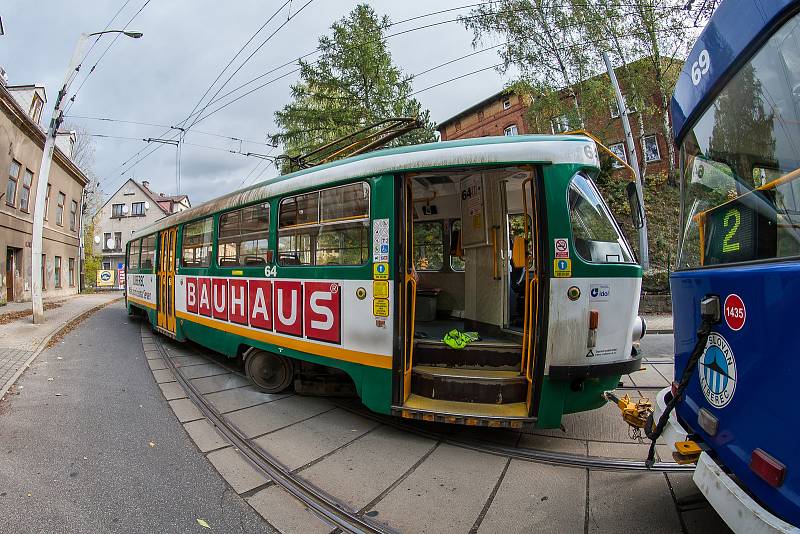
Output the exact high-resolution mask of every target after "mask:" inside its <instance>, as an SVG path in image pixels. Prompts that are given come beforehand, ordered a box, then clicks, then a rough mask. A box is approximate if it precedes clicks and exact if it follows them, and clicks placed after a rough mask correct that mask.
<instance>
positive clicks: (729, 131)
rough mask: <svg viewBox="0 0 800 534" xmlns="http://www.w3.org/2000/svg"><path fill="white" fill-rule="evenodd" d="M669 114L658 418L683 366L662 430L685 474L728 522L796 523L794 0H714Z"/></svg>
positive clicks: (798, 136)
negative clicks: (669, 372)
mask: <svg viewBox="0 0 800 534" xmlns="http://www.w3.org/2000/svg"><path fill="white" fill-rule="evenodd" d="M672 116H673V126H674V129H675V132H676V140H677V144H678V145H679V147H680V157H681V233H680V237H679V260H678V265H677V270H676V272H674V273H673V274H672V276H671V279H670V285H671V289H672V302H673V313H674V320H675V334H674V337H675V380H676V382H675V383H673V386H672V388H667V389H666V390H664V391H662V392H661V394H660V395H659V398H658V399H657V402H656V413H655V420H658V419H659V417H660V415H661V414H662V413H663V411H664V408H665V405H666V404H667V403H668V402H669V401H670V400H671V397H672V395H674V394H675V390H676V388H677V387H678V382H680V380H681V378H683V376H682V375H683V373H684V370H685V369H686V368H687V367H689V371H690V374H688V375H687V378H688V385H687V386H686V388H685V390H684V391H683V396H682V397H680V396H679V398H678V402H677V404H676V408H675V412H674V413H673V414H672V416H671V420H670V423H669V424H668V425H667V427H666V434H665V435H666V438H667V439H666V441H667V443H670V444H672V443H675V442H680V441H683V440H687V439H689V440H692V441H694V442H696V443H697V444H698V445H699V446H700V448H701V449H702V450H703V452H702V453H701V455H700V458H699V461H698V465H697V469H696V471H695V474H694V480H695V483H696V484H697V486H698V487H699V489H700V490H701V491H702V492H703V493H704V494H705V496H706V497H707V498H708V500H709V502H710V503H711V504H712V505H713V506H714V508H715V509H716V510H717V511H718V512H719V514H720V516H721V517H722V518H723V519H724V520H725V521H726V523H727V524H728V525H729V526H730V527H731V528H732V529H733V530H734V531H737V532H798V531H800V530H798V528H797V526H798V525H800V470H798V460H800V457H799V456H798V455H799V454H800V448H799V447H798V445H799V444H800V440H798V433H797V428H798V423H800V416H798V411H797V410H796V409H795V406H794V403H795V400H796V397H795V393H796V392H795V391H794V388H795V387H796V384H795V382H796V380H795V378H796V377H797V376H798V375H800V357H798V346H799V345H800V344H799V343H798V341H797V339H796V338H795V337H794V335H793V334H792V332H793V330H794V328H795V327H797V324H798V322H797V316H796V315H795V312H796V311H797V309H798V308H797V307H796V306H798V302H800V262H799V261H798V260H800V2H798V1H797V0H794V1H790V0H724V1H723V2H722V4H721V5H720V6H719V8H718V9H717V11H716V12H715V14H714V15H713V17H712V19H711V20H710V22H709V24H708V26H707V27H706V28H705V30H704V31H703V33H702V35H701V36H700V38H699V39H698V41H697V43H696V44H695V46H694V48H693V49H692V51H691V53H690V54H689V57H688V59H687V61H686V64H685V66H684V69H683V72H682V73H681V75H680V78H679V80H678V83H677V86H676V89H675V94H674V97H673V101H672ZM704 321H705V325H704V324H703V322H704ZM704 327H705V328H706V335H707V340H706V342H705V344H704V345H702V343H697V339H698V337H697V332H698V330H702V329H703V328H704ZM701 341H702V340H701ZM696 343H697V345H698V346H697V350H696V351H695V344H696ZM693 351H695V354H694V356H695V361H696V363H695V361H692V362H690V359H691V357H692V353H693ZM695 365H696V366H695Z"/></svg>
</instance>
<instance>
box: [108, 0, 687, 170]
mask: <svg viewBox="0 0 800 534" xmlns="http://www.w3.org/2000/svg"><path fill="white" fill-rule="evenodd" d="M311 1H312V0H309V2H307V3H306V4H305V5H308V3H310V2H311ZM493 3H497V2H483V3H480V4H469V5H468V6H462V7H461V8H452V9H449V10H440V11H437V12H432V13H430V14H424V15H420V16H417V17H412V18H410V19H405V20H403V21H398V22H396V23H393V24H391V25H389V26H393V25H398V24H401V23H403V22H408V21H410V20H417V19H420V18H424V17H426V16H432V15H434V14H439V13H442V12H448V11H454V10H456V9H464V8H467V7H475V6H477V5H485V4H493ZM305 5H304V6H303V7H305ZM623 5H633V4H619V6H623ZM675 9H678V7H676V8H675ZM298 12H299V11H298ZM622 16H623V15H620V17H622ZM463 19H464V17H459V18H456V19H449V20H447V21H439V22H437V23H433V24H427V25H424V26H420V27H415V28H410V29H408V30H403V31H400V32H396V33H394V34H390V35H387V36H384V37H381V38H379V39H378V40H383V39H388V38H390V37H395V36H398V35H405V34H408V33H410V32H412V31H417V30H422V29H427V28H431V27H435V26H439V25H441V24H446V23H452V22H457V21H462V20H463ZM673 30H674V29H670V31H673ZM628 35H633V34H628ZM497 46H501V45H496V46H494V47H490V48H496V47H497ZM318 51H319V49H317V50H314V51H312V52H309V53H307V54H304V55H303V56H300V57H299V58H296V59H293V60H291V61H289V62H286V63H284V64H282V65H280V66H278V67H275V68H273V69H271V70H270V71H268V72H267V73H264V74H261V75H259V76H258V77H256V78H253V79H251V80H250V81H248V82H246V83H245V84H242V85H240V86H238V87H236V88H234V89H232V90H231V91H229V92H227V93H225V94H224V95H222V96H220V97H217V96H216V95H218V94H219V92H220V91H221V89H220V90H218V91H217V92H216V93H215V96H213V97H212V98H211V99H210V100H209V101H208V102H207V103H206V105H205V106H204V107H203V108H202V109H200V110H199V111H197V110H195V111H194V112H193V114H194V115H196V117H195V120H194V121H193V122H192V125H194V124H197V123H199V122H201V121H202V120H205V119H206V118H208V117H210V116H211V115H213V114H215V113H218V112H219V111H221V110H222V109H224V108H226V107H228V106H230V105H232V104H233V103H235V102H237V101H239V100H241V99H242V98H244V97H246V96H248V95H250V94H252V93H254V92H255V91H257V90H259V89H262V88H263V87H265V86H267V85H270V84H272V83H274V82H276V81H278V80H280V79H283V78H285V77H287V76H289V75H291V74H294V73H296V72H298V71H299V70H300V69H299V68H297V69H293V70H291V71H288V72H286V73H284V74H281V75H280V76H278V77H276V78H274V79H271V80H269V81H268V82H266V83H263V84H261V85H259V86H257V87H255V88H253V89H251V90H249V91H247V92H245V93H243V94H241V95H238V96H236V97H235V98H233V99H232V100H230V101H228V102H225V103H224V104H222V105H220V106H218V107H217V108H215V109H213V110H212V111H210V112H209V113H207V114H205V115H202V113H203V112H204V111H205V110H206V109H207V108H208V107H209V106H211V105H213V104H214V103H216V102H219V101H221V100H222V99H225V98H226V97H228V96H230V95H231V94H232V93H234V92H236V91H237V90H239V89H241V88H243V87H245V86H247V85H249V84H251V83H253V81H255V80H257V79H260V78H263V77H264V76H265V75H267V74H268V73H272V72H275V71H277V70H280V69H281V68H283V67H286V66H289V65H292V64H294V63H295V62H296V61H298V60H301V59H304V58H305V57H308V56H310V55H313V54H315V53H317V52H318ZM482 51H483V50H481V51H478V52H472V53H470V54H467V55H465V56H462V58H463V57H470V56H472V55H475V54H477V53H480V52H482ZM251 57H252V56H251ZM462 58H456V59H454V60H451V61H448V62H445V63H443V64H441V65H439V66H437V67H434V68H432V69H428V70H427V71H423V72H421V73H417V74H416V75H415V76H421V75H423V74H426V73H427V72H430V71H431V70H434V69H435V68H439V67H441V66H445V65H447V64H450V63H453V62H455V61H458V60H460V59H462ZM501 65H502V64H496V65H492V66H489V67H484V68H481V69H477V70H476V71H472V72H469V73H466V74H464V75H460V76H457V77H454V78H451V79H448V80H445V81H443V82H439V83H437V84H434V85H433V86H429V87H426V88H423V89H421V90H419V91H416V92H414V93H411V94H412V95H414V94H418V93H421V92H424V91H428V90H430V89H433V88H435V87H439V86H441V85H445V84H447V83H450V82H452V81H456V80H458V79H462V78H464V77H466V76H470V75H473V74H476V73H478V72H482V71H486V70H490V69H492V68H498V67H499V66H501ZM234 74H235V73H234ZM232 76H233V75H231V77H229V80H227V81H226V84H227V83H228V82H229V81H230V79H232ZM412 78H413V76H412ZM226 84H223V86H222V87H224V86H225V85H226ZM190 118H191V117H188V118H187V119H184V121H183V122H184V123H185V121H186V120H189V119H190ZM174 137H176V136H173V137H172V138H173V139H174ZM159 148H160V145H159V146H157V147H155V148H154V149H153V150H151V151H150V152H148V153H146V154H144V155H143V156H141V157H140V158H138V159H136V158H137V157H138V156H139V155H140V154H142V153H143V152H144V151H145V149H146V148H145V149H142V150H140V151H138V152H137V153H136V154H134V155H133V156H131V157H130V158H128V159H127V160H126V161H125V162H123V164H122V165H120V166H119V167H118V168H117V169H122V168H124V167H125V165H127V164H128V163H130V162H131V161H133V160H134V159H136V161H135V162H134V163H133V165H136V164H138V163H139V162H141V161H142V160H144V159H146V158H147V157H149V156H150V155H151V154H152V153H153V152H155V151H156V150H158V149H159ZM115 172H116V170H115ZM125 172H127V171H122V174H125Z"/></svg>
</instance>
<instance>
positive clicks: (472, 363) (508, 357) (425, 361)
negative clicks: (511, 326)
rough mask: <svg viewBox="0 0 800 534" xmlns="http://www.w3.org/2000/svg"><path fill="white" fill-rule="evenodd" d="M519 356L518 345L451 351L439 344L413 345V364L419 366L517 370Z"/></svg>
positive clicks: (476, 345)
mask: <svg viewBox="0 0 800 534" xmlns="http://www.w3.org/2000/svg"><path fill="white" fill-rule="evenodd" d="M521 354H522V347H521V346H520V345H479V344H474V345H473V344H470V345H469V346H467V347H466V348H464V349H451V348H450V347H448V346H447V345H445V344H444V343H441V342H438V343H437V342H435V343H431V342H424V343H420V342H419V341H417V343H415V345H414V363H416V364H420V365H444V366H447V367H465V368H473V369H475V368H488V367H494V368H503V369H519V362H520V357H521Z"/></svg>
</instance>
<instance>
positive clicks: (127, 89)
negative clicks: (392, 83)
mask: <svg viewBox="0 0 800 534" xmlns="http://www.w3.org/2000/svg"><path fill="white" fill-rule="evenodd" d="M305 1H306V0H294V1H293V2H292V4H291V6H289V9H290V10H291V13H295V12H296V11H297V10H298V9H299V8H300V7H302V6H303V4H304V3H305ZM475 1H476V0H438V1H437V2H430V1H420V0H407V1H405V2H397V1H390V0H374V1H371V2H369V3H370V4H371V5H372V6H373V8H374V9H375V11H376V12H377V13H378V14H379V15H382V14H386V15H388V16H389V17H390V18H391V19H392V21H400V20H403V19H407V18H411V17H414V16H418V15H421V14H425V13H430V12H432V11H437V10H443V9H448V8H452V7H459V6H464V5H467V4H470V3H475ZM124 3H125V0H81V1H79V2H64V1H59V0H45V1H44V2H30V1H28V0H10V2H9V0H5V1H4V2H3V5H2V7H0V17H2V20H3V25H4V27H5V35H4V36H0V66H2V67H3V68H5V70H6V71H7V73H8V77H9V84H10V85H25V84H31V83H41V84H44V85H45V87H46V89H47V96H48V103H47V108H46V115H47V116H49V114H50V113H49V112H50V110H51V109H52V106H53V104H54V100H55V96H56V93H57V91H58V88H59V87H60V84H61V82H62V80H63V77H64V75H65V71H66V68H67V65H68V63H69V59H70V56H71V54H72V50H73V48H74V46H75V43H76V41H77V39H78V36H79V34H80V33H81V32H86V33H90V32H94V31H99V30H102V29H103V28H104V27H105V26H106V24H107V23H108V22H109V20H110V19H111V17H112V16H113V15H114V13H116V12H117V10H118V9H119V8H120V7H121V6H122V5H123V4H124ZM144 3H145V0H129V1H128V2H127V5H125V8H124V9H123V11H122V13H121V14H120V15H119V17H118V18H117V19H116V21H115V22H114V23H113V24H112V25H111V27H112V28H119V27H122V26H124V25H125V22H127V21H128V20H129V19H130V18H131V17H132V16H133V15H134V13H136V11H137V10H139V8H141V7H142V5H143V4H144ZM282 3H283V1H278V0H269V1H267V0H228V1H224V2H220V1H218V0H213V1H212V0H151V1H150V3H149V4H148V5H147V7H145V9H144V10H143V11H142V12H141V13H140V14H139V15H138V16H137V17H136V18H135V19H134V21H133V22H132V23H131V24H130V25H129V27H128V29H134V30H138V31H141V32H143V33H144V37H142V38H141V39H130V38H125V37H122V38H120V39H118V40H117V41H116V43H115V44H114V45H113V47H112V48H111V49H110V50H109V52H108V53H107V54H106V55H105V57H103V58H102V60H101V61H100V63H99V65H98V66H97V69H96V70H95V72H94V73H93V74H92V75H91V76H90V77H89V78H88V80H87V81H86V83H85V85H83V87H82V88H81V89H80V92H79V93H78V95H77V99H76V101H75V104H74V105H73V106H72V107H71V108H69V110H68V113H67V115H68V116H85V117H104V118H112V119H120V120H127V121H137V122H147V123H154V124H160V125H166V126H171V125H175V124H177V123H179V122H180V121H181V120H182V119H184V118H185V117H186V116H187V115H188V114H189V112H190V111H191V110H192V108H193V107H194V105H195V103H196V102H197V101H198V100H199V98H200V97H201V95H202V94H203V93H204V92H205V90H206V89H207V87H208V86H209V85H210V84H211V82H212V81H213V80H214V78H215V77H216V76H217V74H218V73H219V72H220V70H221V69H222V68H223V67H224V66H225V65H226V64H227V62H228V61H229V60H230V59H231V57H232V56H233V54H234V53H235V52H236V51H237V50H238V49H239V48H240V47H241V46H242V45H243V44H244V43H245V41H246V40H247V39H248V38H249V37H250V36H251V35H252V33H253V32H254V31H255V30H256V29H258V27H259V26H261V25H262V24H263V23H264V22H265V21H266V20H267V19H268V18H269V16H270V15H271V14H272V13H274V11H275V10H276V9H277V8H278V7H279V6H280V5H281V4H282ZM357 3H358V2H356V1H355V0H353V1H350V0H337V1H335V2H334V1H330V0H314V1H312V2H311V4H310V5H309V6H308V7H307V8H305V10H303V11H302V12H300V13H299V14H298V15H297V16H296V17H295V18H293V19H292V20H291V21H290V22H289V23H288V24H287V25H286V26H285V27H284V28H283V29H281V30H280V31H279V32H278V33H277V34H276V35H275V37H273V38H272V39H271V40H270V41H269V43H267V45H265V46H264V47H263V48H262V49H261V50H260V51H259V52H258V53H257V54H256V55H254V56H253V58H252V59H251V60H250V61H249V62H248V63H247V64H246V65H245V67H244V68H242V70H241V71H240V72H239V73H238V74H237V75H236V76H235V77H234V79H233V80H232V81H231V82H230V83H229V84H228V86H227V87H226V88H225V90H223V92H222V93H221V94H224V93H225V92H227V91H228V90H230V89H233V88H234V87H236V86H237V85H240V84H242V83H244V82H246V81H248V80H250V79H252V78H254V77H255V76H258V75H259V74H262V73H264V72H266V71H268V70H270V69H272V68H274V67H277V66H279V65H281V64H283V63H286V62H288V61H290V60H292V59H293V58H297V57H298V56H300V55H302V54H305V53H307V52H311V51H312V50H314V49H315V48H316V46H317V39H318V37H319V36H320V35H322V34H325V33H327V32H328V30H329V27H330V25H331V23H332V22H334V21H336V20H338V19H340V18H341V17H342V16H344V15H345V14H347V13H348V12H349V11H350V10H351V9H352V8H353V7H354V6H355V5H356V4H357ZM466 13H468V10H467V9H465V10H461V11H455V12H449V13H443V14H440V15H437V16H433V17H427V18H423V19H419V20H414V21H411V22H407V23H404V24H402V25H397V26H394V27H393V28H391V32H395V31H399V30H404V29H408V28H412V27H418V26H422V25H426V24H431V23H434V22H438V21H444V20H448V19H454V18H456V16H458V15H459V14H466ZM288 14H289V11H288V10H287V9H284V11H283V12H282V13H281V14H280V15H279V16H278V17H276V18H275V19H274V20H273V21H272V23H271V24H270V25H269V26H268V27H267V28H265V30H263V31H262V32H261V33H260V34H259V36H258V38H257V39H256V40H255V43H260V42H261V41H262V40H263V39H264V38H266V36H267V35H269V33H271V32H272V31H273V30H274V29H276V28H277V27H278V26H279V25H280V24H281V23H283V22H285V21H286V18H287V16H288ZM113 38H114V36H113V35H112V36H108V35H106V36H104V37H103V38H102V39H101V41H100V42H99V43H98V44H97V46H95V48H94V49H93V50H92V51H91V54H90V55H89V57H88V58H87V60H86V61H85V62H84V64H83V70H82V74H81V76H79V77H78V78H77V79H76V82H75V83H74V84H73V86H72V89H73V91H74V90H75V89H77V88H78V86H79V85H80V83H81V82H82V80H83V77H84V76H85V75H86V73H87V72H88V71H89V69H90V68H91V66H92V65H93V64H94V63H95V61H96V60H97V58H98V57H99V56H100V54H102V53H103V51H104V50H105V48H106V46H107V45H108V44H109V43H111V42H112V40H113ZM471 38H472V36H471V34H470V33H469V32H468V31H467V30H465V29H464V27H463V26H462V25H461V24H459V23H457V22H455V23H449V24H443V25H439V26H435V27H433V28H429V29H423V30H419V31H415V32H411V33H408V34H405V35H402V36H398V37H394V38H391V39H389V40H388V46H389V49H390V51H391V53H392V56H393V58H394V62H395V64H396V65H398V66H399V67H400V68H401V69H402V70H403V72H404V73H408V74H414V73H418V72H421V71H424V70H426V69H428V68H430V67H433V66H435V65H438V64H440V63H443V62H445V61H448V60H450V59H455V58H457V57H459V56H462V55H464V54H467V53H469V52H471V51H472V50H473V49H472V46H471ZM489 44H493V43H489ZM252 48H253V45H251V47H250V48H248V54H249V50H251V49H252ZM242 57H246V55H245V56H242ZM237 61H238V60H237ZM498 61H499V59H498V57H497V55H496V50H492V51H488V52H484V53H481V54H478V55H476V56H473V57H470V58H467V59H465V60H462V61H458V62H456V63H454V64H452V65H449V66H447V67H444V68H440V69H438V70H435V71H433V72H430V73H428V74H425V75H423V76H421V77H419V78H417V79H415V80H414V89H415V90H418V89H424V88H425V87H428V86H430V85H433V84H436V83H438V82H441V81H444V80H447V79H450V78H452V77H455V76H459V75H462V74H465V73H468V72H471V71H473V70H476V69H480V68H482V67H487V66H490V65H493V64H495V63H497V62H498ZM235 65H238V62H237V63H236V64H235ZM292 68H293V67H286V68H284V69H282V70H280V71H278V72H275V73H274V74H272V75H270V76H268V77H266V78H264V79H263V80H261V82H262V83H263V82H264V81H268V80H270V79H272V78H274V77H276V76H279V75H280V74H282V73H284V72H287V71H289V70H291V69H292ZM225 78H227V74H226V75H225V76H223V78H222V79H223V80H224V79H225ZM296 79H297V77H296V75H290V76H288V77H285V78H283V79H281V80H279V81H276V82H275V83H272V84H270V85H268V86H267V87H264V88H263V89H260V90H258V91H256V92H254V93H252V94H251V95H249V96H247V97H245V98H243V99H242V100H240V101H238V102H237V103H235V104H233V105H231V106H229V107H227V108H225V109H224V110H222V111H220V112H219V113H217V114H215V115H213V116H211V117H209V118H208V119H206V120H204V121H202V122H201V123H199V124H198V125H196V126H195V127H194V128H193V131H192V132H191V133H189V134H188V135H187V136H186V142H187V143H193V144H198V145H205V146H211V147H217V148H219V149H221V150H211V149H208V148H200V147H196V146H191V145H189V144H187V145H186V146H184V147H183V152H182V159H181V161H182V164H181V192H182V193H187V194H189V195H190V198H191V200H192V203H193V204H195V205H196V204H199V203H200V202H202V201H205V200H208V199H210V198H213V197H215V196H218V195H220V194H223V193H225V192H229V191H231V190H233V189H236V188H238V187H239V186H240V184H242V182H243V180H245V178H247V177H248V176H249V178H247V182H251V181H253V180H254V178H255V177H256V176H259V175H260V180H263V179H266V178H268V177H270V176H273V175H275V174H277V171H276V170H275V168H274V167H273V166H270V165H268V164H266V163H261V165H260V166H259V167H257V168H256V165H258V164H259V163H260V162H261V160H259V159H256V158H253V157H245V156H241V155H236V154H231V153H229V152H227V150H230V149H233V150H239V148H240V147H239V143H238V142H235V141H232V140H230V139H224V138H220V137H214V136H211V135H205V134H202V133H199V132H208V133H214V134H223V135H226V136H231V137H237V138H240V139H245V140H251V141H256V143H251V142H245V143H244V144H243V145H242V147H241V150H242V152H260V153H264V152H267V151H269V150H270V147H268V146H266V145H265V144H258V143H265V141H266V135H267V134H268V133H271V132H274V131H275V124H274V122H273V114H274V112H275V111H276V110H278V109H280V108H281V107H282V106H284V105H285V104H287V103H288V102H289V98H290V89H289V88H290V85H291V83H292V82H294V81H295V80H296ZM507 82H508V77H507V76H502V75H500V74H498V73H497V72H496V71H495V70H488V71H485V72H482V73H479V74H475V75H473V76H469V77H466V78H464V79H461V80H458V81H455V82H453V83H449V84H446V85H443V86H441V87H438V88H435V89H431V90H429V91H425V92H423V93H420V94H419V95H417V98H419V100H420V101H421V102H422V105H423V107H426V108H428V109H429V110H430V111H431V116H432V118H433V119H434V120H435V121H437V122H439V121H442V120H444V119H446V118H448V117H450V116H452V115H454V114H455V113H457V112H459V111H461V110H462V109H464V108H466V107H468V106H470V105H472V104H474V103H476V102H478V101H480V100H482V99H483V98H485V97H486V96H489V95H490V94H492V93H494V92H497V91H499V90H500V89H502V88H503V86H504V85H505V84H506V83H507ZM254 85H255V84H254ZM254 85H253V86H254ZM253 86H250V87H253ZM236 94H239V93H236ZM223 102H224V101H223ZM215 107H216V106H212V107H210V108H209V111H210V110H212V109H214V108H215ZM67 120H68V121H71V122H72V123H74V124H79V125H81V126H84V127H86V128H87V129H88V130H89V131H90V132H91V133H94V134H105V135H114V136H122V137H132V138H135V139H134V140H127V139H109V138H99V137H96V138H94V139H95V146H96V150H97V157H96V164H95V171H96V172H97V173H98V174H99V175H100V176H101V185H102V186H103V189H104V192H105V193H106V194H107V195H108V194H110V193H113V192H114V191H116V189H117V188H118V187H119V186H120V185H121V184H122V183H123V181H124V180H125V179H126V178H128V177H132V178H135V179H136V180H139V181H141V180H149V181H150V183H151V187H152V188H153V189H156V190H158V191H163V192H165V193H168V194H173V193H175V191H176V181H175V148H174V147H172V146H169V145H166V146H163V147H162V148H161V149H160V150H158V151H157V152H155V153H154V154H153V155H152V156H149V157H148V158H146V159H144V160H143V161H141V162H140V163H138V164H137V165H135V167H133V166H130V165H128V166H126V167H125V168H130V170H129V171H128V172H127V173H126V174H124V175H121V174H120V165H121V164H122V163H123V162H124V161H125V160H127V159H128V158H130V157H131V156H132V155H133V154H135V153H136V152H138V151H139V150H141V149H142V148H144V147H145V143H143V142H142V141H139V139H141V138H149V137H157V136H160V135H162V134H163V133H164V132H165V128H163V127H162V128H159V127H150V126H139V125H130V124H124V123H112V122H107V121H105V122H103V121H96V120H86V119H78V118H68V119H67ZM42 124H43V125H45V124H46V122H45V121H44V120H43V121H42ZM194 130H196V131H197V133H196V132H195V131H194ZM254 169H255V172H252V171H253V170H254Z"/></svg>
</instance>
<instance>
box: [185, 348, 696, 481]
mask: <svg viewBox="0 0 800 534" xmlns="http://www.w3.org/2000/svg"><path fill="white" fill-rule="evenodd" d="M194 352H195V354H197V355H199V356H202V357H204V358H206V359H207V360H210V361H213V362H214V363H215V364H217V365H220V366H222V367H224V368H225V369H228V370H229V371H231V372H232V373H235V374H237V375H239V376H245V375H244V374H243V373H242V372H241V371H239V370H237V369H234V368H233V367H231V366H230V365H229V364H227V363H221V362H219V361H218V360H217V359H216V358H211V357H209V356H208V355H207V354H205V353H203V352H200V351H197V350H195V351H194ZM331 402H332V403H333V404H334V405H336V406H337V407H338V408H341V409H343V410H347V411H349V412H350V413H353V414H356V415H359V416H361V417H365V418H368V419H371V420H373V421H377V422H379V423H382V424H385V425H387V426H391V427H393V428H395V429H397V430H402V431H404V432H409V433H412V434H416V435H418V436H421V437H425V438H428V439H433V440H437V441H440V442H442V443H446V444H448V445H453V446H456V447H460V448H463V449H469V450H473V451H476V452H485V453H487V454H492V455H494V456H502V457H505V458H512V459H516V460H523V461H527V462H535V463H542V464H548V465H555V466H561V467H577V468H582V469H593V470H597V471H623V472H625V471H639V472H654V473H691V472H692V471H694V468H695V466H694V464H679V463H676V462H656V463H654V464H653V466H652V467H650V468H648V467H647V466H646V465H645V463H644V460H634V459H630V458H611V457H607V456H581V455H578V454H572V453H566V452H556V451H548V450H544V449H534V448H527V447H512V446H507V445H498V444H494V443H489V442H486V441H480V440H473V439H463V438H453V437H451V436H449V435H447V434H445V433H440V432H436V431H433V430H424V429H421V428H418V427H416V426H413V425H411V424H408V423H405V422H403V421H402V420H399V419H397V418H394V417H388V416H384V415H381V414H377V413H375V412H373V411H371V410H368V409H366V408H363V409H362V408H359V407H356V406H353V405H351V404H349V403H346V402H342V401H338V400H331Z"/></svg>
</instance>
